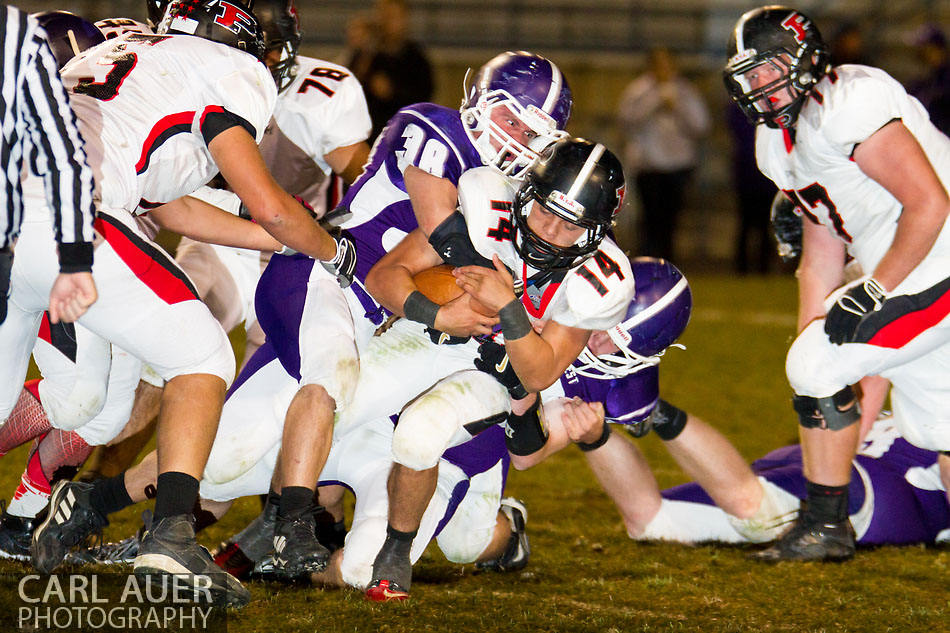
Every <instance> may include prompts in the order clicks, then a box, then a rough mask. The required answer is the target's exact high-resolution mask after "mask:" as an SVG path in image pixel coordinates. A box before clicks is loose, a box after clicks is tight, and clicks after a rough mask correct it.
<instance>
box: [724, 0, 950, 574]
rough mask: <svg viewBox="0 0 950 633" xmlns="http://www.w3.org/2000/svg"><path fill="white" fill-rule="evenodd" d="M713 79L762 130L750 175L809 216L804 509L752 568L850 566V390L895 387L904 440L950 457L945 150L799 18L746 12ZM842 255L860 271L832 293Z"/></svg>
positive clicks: (801, 368) (897, 89) (949, 238)
mask: <svg viewBox="0 0 950 633" xmlns="http://www.w3.org/2000/svg"><path fill="white" fill-rule="evenodd" d="M723 76H724V80H725V83H726V87H727V88H728V90H729V92H730V94H731V95H732V98H733V100H735V102H736V103H737V105H738V106H739V107H740V108H741V109H742V111H743V112H745V113H746V115H747V116H748V117H749V119H750V120H751V121H752V122H753V123H754V124H756V125H757V126H758V127H757V132H756V158H757V161H758V164H759V168H760V169H761V171H762V172H763V173H764V174H765V175H766V176H768V177H769V178H770V179H772V180H773V181H774V182H775V184H776V185H777V186H778V187H779V189H781V190H783V191H784V192H785V194H786V195H787V196H789V197H790V198H791V199H792V200H793V201H795V203H796V205H797V206H798V207H799V208H800V209H801V210H802V212H803V214H804V216H805V217H806V218H807V219H808V222H805V224H804V227H803V232H802V260H801V264H800V266H799V272H798V278H799V286H800V290H799V295H800V305H799V316H798V327H799V330H800V334H799V336H798V338H797V339H796V340H795V342H794V343H793V344H792V347H791V349H790V350H789V353H788V358H787V361H786V373H787V375H788V378H789V382H790V384H791V386H792V388H793V389H794V391H795V396H794V399H793V404H794V408H795V411H796V412H797V414H798V418H799V424H800V435H801V440H802V450H803V454H804V458H805V477H806V479H807V490H808V494H807V509H806V511H804V512H802V513H801V514H800V515H799V517H798V519H797V520H796V523H795V525H794V526H793V527H792V529H790V530H789V531H788V532H787V533H786V534H785V535H784V536H783V537H782V538H781V539H780V540H779V541H778V542H777V543H776V544H775V546H774V547H771V548H769V549H767V550H765V551H764V552H762V553H761V555H760V556H759V558H761V559H762V560H768V561H774V560H787V559H794V560H815V559H818V560H828V559H832V560H842V559H847V558H850V557H851V556H852V555H853V553H854V535H853V532H852V529H851V527H850V525H849V523H848V507H849V502H848V484H849V481H850V479H851V462H852V459H853V457H854V452H855V448H856V447H857V445H858V442H857V439H858V431H859V427H858V425H856V422H857V421H858V418H859V407H858V405H857V401H856V398H855V394H854V392H853V391H852V388H851V385H852V384H854V383H856V382H857V381H858V380H859V379H861V378H862V377H864V376H869V375H878V374H879V375H880V376H883V377H884V378H887V379H889V380H890V381H891V382H892V383H893V391H892V402H893V405H894V411H895V423H896V424H897V426H898V428H899V429H900V431H901V433H902V435H903V436H904V437H905V438H906V439H907V440H908V441H910V442H911V443H913V444H915V445H917V446H921V447H924V448H930V449H935V450H947V449H948V448H950V420H948V418H947V411H950V406H948V405H950V402H948V401H947V394H948V391H947V388H946V384H948V379H950V375H948V372H947V370H946V367H947V366H948V355H950V346H948V345H947V342H948V339H950V319H948V315H950V301H948V300H947V297H948V295H947V292H948V291H950V278H948V277H947V273H946V271H947V270H948V264H950V228H948V227H947V224H946V223H945V220H946V217H947V214H948V212H950V198H948V194H947V190H946V187H945V185H944V184H943V183H946V182H950V140H948V139H947V137H945V136H944V135H942V134H940V133H939V132H938V131H937V129H936V128H935V127H934V126H933V125H932V124H931V122H930V120H929V117H928V115H927V112H926V111H925V110H924V109H923V107H921V105H920V103H919V102H918V101H916V100H915V99H913V98H911V97H909V96H908V95H907V94H906V92H905V91H904V89H903V88H902V87H901V85H900V84H899V83H898V82H896V81H895V80H894V79H893V78H891V77H890V76H889V75H888V74H887V73H885V72H883V71H881V70H879V69H876V68H871V67H867V66H860V65H843V66H839V67H832V66H831V64H830V55H829V51H828V47H827V46H826V45H825V42H824V40H823V39H822V37H821V35H820V33H819V31H818V28H817V27H816V26H815V24H814V22H812V21H811V20H810V19H809V18H808V17H807V16H805V15H804V14H802V13H801V12H799V11H796V10H794V9H790V8H786V7H779V6H770V7H762V8H759V9H754V10H752V11H750V12H748V13H746V14H745V15H743V16H742V17H741V18H740V19H739V21H738V22H737V23H736V25H735V28H734V30H733V32H732V36H731V37H730V40H729V45H728V61H727V63H726V66H725V69H724V71H723ZM846 253H847V254H849V255H851V256H852V257H853V258H854V259H856V260H857V261H858V263H859V264H860V266H861V268H862V269H863V270H864V271H865V272H866V274H865V275H864V276H863V277H862V278H860V279H857V280H855V281H853V282H851V283H848V284H846V285H844V286H843V287H840V288H839V286H841V284H842V281H843V271H844V265H845V255H846ZM836 289H837V290H836Z"/></svg>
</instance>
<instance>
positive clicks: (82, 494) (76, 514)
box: [30, 481, 109, 574]
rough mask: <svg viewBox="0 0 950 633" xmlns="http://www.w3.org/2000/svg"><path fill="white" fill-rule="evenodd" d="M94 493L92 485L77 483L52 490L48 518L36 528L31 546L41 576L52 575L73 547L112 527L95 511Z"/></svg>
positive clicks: (62, 482) (57, 486)
mask: <svg viewBox="0 0 950 633" xmlns="http://www.w3.org/2000/svg"><path fill="white" fill-rule="evenodd" d="M91 491H92V484H86V483H82V482H78V481H61V482H59V483H58V484H56V487H55V488H53V491H52V493H51V494H50V498H49V505H48V506H47V509H46V512H47V514H46V518H45V519H44V520H43V522H42V523H40V524H39V525H38V526H37V527H36V530H35V531H34V532H33V542H32V543H31V544H30V553H31V554H32V556H33V567H35V568H36V570H37V571H39V572H40V573H43V574H51V573H53V570H55V569H56V568H57V567H59V565H60V564H61V563H62V562H63V559H64V558H65V557H66V553H67V552H68V551H69V549H70V548H71V547H73V546H75V545H78V544H79V543H81V542H82V541H83V539H85V538H86V537H87V536H89V535H91V534H93V533H95V532H98V531H101V530H102V528H103V527H105V526H107V525H108V524H109V521H108V520H107V519H106V518H105V517H104V516H102V515H101V514H99V512H97V511H96V509H95V508H93V507H92V504H91V503H90V501H89V493H90V492H91Z"/></svg>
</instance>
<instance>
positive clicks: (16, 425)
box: [0, 379, 53, 457]
mask: <svg viewBox="0 0 950 633" xmlns="http://www.w3.org/2000/svg"><path fill="white" fill-rule="evenodd" d="M39 382H40V381H39V379H36V380H29V381H27V382H26V383H25V384H24V385H23V390H22V391H21V392H20V397H19V399H17V402H16V404H15V405H14V406H13V410H12V411H11V412H10V416H9V417H8V418H7V419H6V422H4V423H2V424H0V457H2V456H3V455H5V454H6V453H8V452H9V451H11V450H13V449H14V448H16V447H17V446H20V445H21V444H24V443H26V442H27V441H29V440H32V439H33V438H35V437H38V436H40V435H42V434H43V433H46V432H48V431H49V430H50V429H51V428H53V427H52V425H51V424H50V421H49V418H47V417H46V411H44V410H43V405H42V404H40V395H39V391H38V389H39Z"/></svg>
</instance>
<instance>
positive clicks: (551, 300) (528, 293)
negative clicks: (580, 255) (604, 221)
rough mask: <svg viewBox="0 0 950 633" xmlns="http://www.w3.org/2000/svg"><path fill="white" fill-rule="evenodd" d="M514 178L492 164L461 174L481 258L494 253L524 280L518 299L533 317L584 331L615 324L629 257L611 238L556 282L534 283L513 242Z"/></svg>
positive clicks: (462, 201) (627, 291)
mask: <svg viewBox="0 0 950 633" xmlns="http://www.w3.org/2000/svg"><path fill="white" fill-rule="evenodd" d="M514 197H515V187H514V186H513V185H512V182H511V181H510V180H508V179H507V178H505V177H504V176H502V175H501V174H499V173H498V171H497V170H495V169H494V168H492V167H476V168H475V169H470V170H468V171H466V172H465V173H464V174H462V176H461V178H460V179H459V210H460V211H461V212H462V215H464V216H465V221H466V222H467V224H468V233H469V237H470V238H471V240H472V244H473V245H474V246H475V250H477V251H478V252H479V253H480V254H481V255H482V256H483V257H486V258H488V259H491V257H492V255H494V254H497V255H498V257H499V258H500V259H501V261H502V262H503V263H504V264H505V265H506V266H507V267H508V268H509V270H512V271H514V276H515V280H516V282H517V281H518V280H520V281H522V282H523V283H524V287H525V291H524V294H523V295H522V299H521V300H522V303H523V304H524V306H525V309H526V310H527V312H528V315H529V316H530V317H531V319H532V321H541V320H544V321H546V320H549V319H550V320H552V321H556V322H557V323H560V324H561V325H566V326H568V327H576V328H580V329H584V330H606V329H607V328H609V327H612V326H614V325H617V324H618V323H620V321H621V320H622V319H623V316H624V314H626V310H627V306H628V305H629V304H630V300H631V299H633V293H634V282H633V272H632V271H631V269H630V260H629V259H627V256H626V255H624V253H623V251H622V250H620V247H619V246H617V245H616V244H615V243H614V242H613V241H612V240H610V238H607V239H605V240H604V241H603V242H602V243H601V245H600V249H599V250H598V251H597V252H596V253H595V254H594V256H593V257H591V258H589V259H587V260H586V261H585V262H584V263H583V264H581V265H580V266H577V267H575V268H572V269H571V270H569V271H568V272H567V273H566V274H565V275H564V277H563V279H561V280H560V281H558V279H557V277H555V278H554V280H552V281H551V282H548V283H546V284H543V285H542V286H541V287H539V288H536V287H535V286H534V285H533V284H531V283H530V279H531V277H533V276H534V275H536V274H537V273H538V271H537V270H535V269H534V268H531V267H530V266H528V265H527V264H525V263H524V261H522V259H521V257H520V256H519V255H518V252H517V251H516V250H515V246H514V243H513V242H512V241H511V237H512V226H511V206H512V201H513V200H514Z"/></svg>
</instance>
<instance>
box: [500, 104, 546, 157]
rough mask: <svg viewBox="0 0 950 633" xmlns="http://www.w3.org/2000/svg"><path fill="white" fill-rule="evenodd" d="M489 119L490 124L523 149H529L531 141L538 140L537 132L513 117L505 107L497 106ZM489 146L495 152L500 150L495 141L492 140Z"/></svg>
mask: <svg viewBox="0 0 950 633" xmlns="http://www.w3.org/2000/svg"><path fill="white" fill-rule="evenodd" d="M490 119H491V122H492V123H494V124H495V125H496V126H498V129H500V130H501V131H502V132H504V133H505V134H507V135H508V136H509V137H511V139H512V140H514V141H515V142H517V143H520V144H521V145H523V146H525V147H529V146H530V145H531V141H533V140H534V139H536V138H538V134H537V132H535V131H534V130H532V129H531V128H530V127H529V126H528V125H527V124H526V123H524V122H523V121H522V120H521V119H519V118H518V117H517V116H515V113H514V112H512V111H511V109H510V108H509V107H508V106H506V105H499V106H498V107H496V108H493V109H492V112H491V115H490ZM491 144H492V147H494V148H495V149H496V150H497V149H501V144H500V143H499V142H498V141H497V139H494V138H492V139H491Z"/></svg>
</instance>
